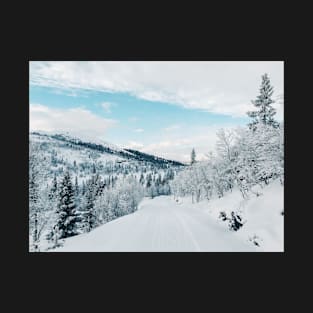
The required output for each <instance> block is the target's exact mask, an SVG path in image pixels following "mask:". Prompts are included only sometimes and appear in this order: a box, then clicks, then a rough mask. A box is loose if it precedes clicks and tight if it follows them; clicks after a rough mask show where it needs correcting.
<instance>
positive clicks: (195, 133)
mask: <svg viewBox="0 0 313 313" xmlns="http://www.w3.org/2000/svg"><path fill="white" fill-rule="evenodd" d="M235 127H236V126H235V125H230V124H224V125H210V126H204V127H203V126H199V127H184V128H181V130H180V132H179V133H174V132H171V133H166V135H165V136H164V138H161V139H160V140H158V141H156V142H153V143H146V144H144V143H141V144H140V146H139V145H138V146H137V147H136V148H137V149H138V150H140V151H143V152H146V153H149V154H154V155H157V156H160V157H164V158H167V159H173V160H177V161H181V162H190V154H191V150H192V149H193V148H195V151H196V155H197V157H196V159H197V160H199V161H201V160H205V159H207V157H206V155H207V154H208V153H209V152H210V151H212V152H214V151H215V148H216V140H217V136H216V132H217V131H218V130H219V129H221V128H224V129H232V128H235Z"/></svg>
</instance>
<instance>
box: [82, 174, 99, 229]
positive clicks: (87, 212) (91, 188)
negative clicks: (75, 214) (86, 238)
mask: <svg viewBox="0 0 313 313" xmlns="http://www.w3.org/2000/svg"><path fill="white" fill-rule="evenodd" d="M97 187H98V184H97V178H96V176H94V177H92V178H91V180H90V181H89V182H88V187H87V190H86V194H85V197H86V198H85V201H86V202H85V207H84V210H83V212H82V224H83V227H84V230H85V231H87V232H90V231H91V230H92V229H93V228H94V227H95V226H96V224H97V218H96V212H95V200H96V195H97Z"/></svg>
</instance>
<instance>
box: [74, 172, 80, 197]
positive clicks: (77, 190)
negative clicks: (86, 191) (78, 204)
mask: <svg viewBox="0 0 313 313" xmlns="http://www.w3.org/2000/svg"><path fill="white" fill-rule="evenodd" d="M78 194H79V187H78V179H77V176H76V177H75V196H76V197H78Z"/></svg>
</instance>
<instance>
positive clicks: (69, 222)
mask: <svg viewBox="0 0 313 313" xmlns="http://www.w3.org/2000/svg"><path fill="white" fill-rule="evenodd" d="M56 213H57V223H56V229H57V231H58V233H59V239H61V238H67V237H71V236H74V235H77V223H78V222H79V216H78V214H77V213H76V204H75V197H74V190H73V185H72V181H71V176H70V173H69V172H66V173H65V175H64V178H63V180H62V182H61V185H60V194H59V202H58V208H57V212H56Z"/></svg>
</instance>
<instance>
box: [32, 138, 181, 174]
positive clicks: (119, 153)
mask: <svg viewBox="0 0 313 313" xmlns="http://www.w3.org/2000/svg"><path fill="white" fill-rule="evenodd" d="M29 139H30V142H32V141H33V142H39V143H41V144H42V146H43V148H45V147H47V148H48V149H49V148H53V147H54V148H57V149H58V150H59V153H60V154H61V155H62V157H63V159H64V160H67V161H68V162H70V161H72V160H74V159H75V157H76V158H78V159H79V160H81V161H85V160H86V156H87V159H94V160H95V161H106V160H114V161H117V162H120V163H121V162H123V161H124V162H125V161H128V162H129V161H141V162H147V163H151V164H154V165H156V166H157V167H162V168H166V167H169V166H183V165H184V164H182V163H180V162H178V161H174V160H167V159H164V158H160V157H157V156H154V155H150V154H146V153H143V152H140V151H136V150H132V149H126V148H121V147H119V146H117V145H113V144H110V143H107V142H104V141H99V140H92V141H87V140H86V139H82V138H78V137H74V136H71V135H69V134H65V133H56V134H49V133H44V132H31V133H30V138H29ZM69 151H70V153H68V152H69ZM76 161H78V160H76Z"/></svg>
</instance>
